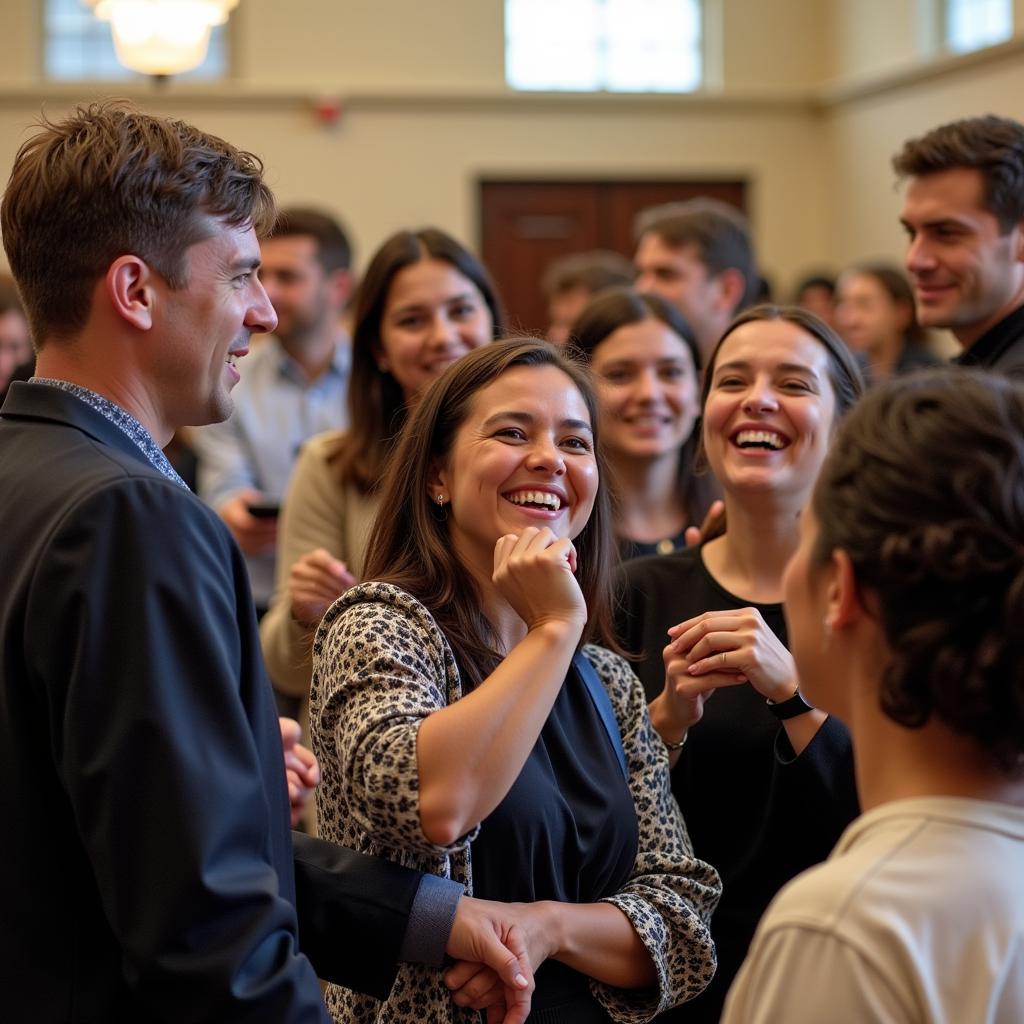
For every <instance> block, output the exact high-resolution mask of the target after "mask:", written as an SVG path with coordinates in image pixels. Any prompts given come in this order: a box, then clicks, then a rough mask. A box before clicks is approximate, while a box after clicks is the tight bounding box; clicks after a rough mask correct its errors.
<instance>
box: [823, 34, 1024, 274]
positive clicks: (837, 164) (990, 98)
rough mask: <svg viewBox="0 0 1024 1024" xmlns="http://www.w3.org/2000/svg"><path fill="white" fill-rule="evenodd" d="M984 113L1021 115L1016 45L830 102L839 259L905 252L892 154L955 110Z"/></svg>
mask: <svg viewBox="0 0 1024 1024" xmlns="http://www.w3.org/2000/svg"><path fill="white" fill-rule="evenodd" d="M988 113H993V114H1000V115H1003V116H1006V117H1014V118H1016V119H1017V120H1021V121H1024V62H1022V60H1021V53H1020V51H1019V50H1017V51H1014V52H1011V53H1008V54H1007V55H1006V57H1005V59H1003V60H1000V61H997V62H993V63H989V64H985V65H984V66H982V67H965V68H962V69H959V70H952V71H950V72H948V73H947V74H946V75H945V76H944V77H943V78H941V79H939V80H930V81H927V82H917V83H910V84H907V85H903V86H899V87H894V88H892V89H889V90H887V91H886V92H885V93H883V94H881V95H874V96H868V97H864V98H862V99H855V100H850V101H848V102H845V103H843V104H841V105H839V106H838V107H836V108H834V109H833V110H832V111H831V113H830V116H829V118H828V127H827V149H828V150H829V152H830V154H831V159H832V161H833V163H832V167H833V177H834V188H833V189H832V190H831V191H832V194H833V195H834V196H835V197H837V199H836V200H835V201H834V202H832V203H830V205H832V207H833V209H832V213H831V220H832V223H833V225H834V233H835V234H834V237H835V243H836V251H837V254H838V255H839V256H840V258H841V259H859V258H863V257H871V256H898V255H900V254H901V253H902V249H903V237H902V230H901V229H900V227H899V224H898V217H899V208H900V193H899V190H897V189H896V188H895V187H894V183H895V179H894V176H893V174H892V171H891V169H890V166H891V165H890V160H891V158H892V155H893V154H894V153H895V152H896V151H897V150H898V149H899V148H900V145H901V144H902V142H903V140H904V139H906V138H909V137H911V136H916V135H921V134H923V133H924V132H925V131H927V130H928V129H929V128H932V127H935V126H936V125H938V124H942V123H944V122H946V121H951V120H954V119H955V118H958V117H971V116H975V115H978V114H988ZM865 183H870V186H871V187H870V188H868V187H865ZM838 197H841V198H838Z"/></svg>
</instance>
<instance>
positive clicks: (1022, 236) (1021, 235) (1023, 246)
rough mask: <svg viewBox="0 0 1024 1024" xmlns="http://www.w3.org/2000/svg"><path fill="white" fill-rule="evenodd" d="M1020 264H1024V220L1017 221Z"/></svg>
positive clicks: (1018, 260) (1017, 253)
mask: <svg viewBox="0 0 1024 1024" xmlns="http://www.w3.org/2000/svg"><path fill="white" fill-rule="evenodd" d="M1015 255H1016V257H1017V262H1018V263H1024V220H1020V221H1017V252H1016V253H1015Z"/></svg>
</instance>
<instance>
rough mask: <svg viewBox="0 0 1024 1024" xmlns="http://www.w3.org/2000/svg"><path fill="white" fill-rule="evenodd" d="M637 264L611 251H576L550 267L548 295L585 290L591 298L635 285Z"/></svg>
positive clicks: (546, 280) (546, 284)
mask: <svg viewBox="0 0 1024 1024" xmlns="http://www.w3.org/2000/svg"><path fill="white" fill-rule="evenodd" d="M634 276H635V273H634V271H633V264H632V263H630V262H629V260H627V259H626V257H625V256H622V255H621V254H619V253H617V252H612V251H611V250H609V249H593V250H591V251H590V252H574V253H570V254H569V255H568V256H562V257H561V258H560V259H557V260H553V261H552V262H551V263H550V264H548V267H547V269H546V270H545V271H544V277H543V279H542V280H541V288H542V289H543V291H544V294H545V295H546V296H547V297H548V298H549V299H553V298H555V297H557V296H559V295H564V294H565V293H566V292H571V291H574V290H575V289H576V288H583V289H584V290H586V291H587V292H588V293H589V294H591V295H596V294H597V293H598V292H603V291H605V289H607V288H615V287H618V286H620V285H628V284H632V283H633V278H634Z"/></svg>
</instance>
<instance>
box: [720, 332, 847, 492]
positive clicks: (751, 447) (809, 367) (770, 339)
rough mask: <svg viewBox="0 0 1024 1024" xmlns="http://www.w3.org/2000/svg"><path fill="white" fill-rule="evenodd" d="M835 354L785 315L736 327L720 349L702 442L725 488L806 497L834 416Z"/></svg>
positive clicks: (828, 437) (826, 444)
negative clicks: (831, 362) (831, 355)
mask: <svg viewBox="0 0 1024 1024" xmlns="http://www.w3.org/2000/svg"><path fill="white" fill-rule="evenodd" d="M828 371H829V357H828V352H827V351H826V349H825V347H824V345H822V344H821V342H819V341H818V340H817V339H816V338H815V337H814V336H813V335H811V334H808V333H807V332H806V331H804V330H803V329H801V328H800V327H798V326H797V325H796V324H793V323H790V322H788V321H786V320H754V321H751V322H748V323H745V324H742V325H741V326H739V327H737V328H736V329H735V330H734V331H733V332H732V333H731V334H730V335H729V336H728V337H727V338H726V339H725V341H724V342H723V343H722V345H721V346H720V347H719V349H718V354H717V358H716V360H715V365H714V366H713V367H712V369H711V373H712V377H711V382H710V389H709V391H708V397H707V401H706V403H705V406H704V448H705V451H706V452H707V458H708V462H709V463H710V465H711V468H712V470H713V471H714V474H715V476H716V477H717V479H718V481H719V482H720V483H721V484H722V487H723V488H724V489H725V491H726V493H727V494H735V495H741V494H743V493H744V492H750V491H752V490H753V491H765V490H767V491H771V492H773V493H776V494H779V495H787V496H790V497H791V498H793V499H794V500H795V501H796V502H797V503H798V504H800V505H802V504H803V503H804V501H805V500H806V497H807V495H808V493H809V492H810V489H811V487H812V486H813V484H814V480H815V477H816V476H817V473H818V469H819V467H820V466H821V463H822V460H823V459H824V457H825V453H826V452H827V450H828V443H829V439H830V435H831V432H832V425H833V423H834V420H835V409H836V399H835V394H834V392H833V390H832V384H831V382H830V380H829V373H828Z"/></svg>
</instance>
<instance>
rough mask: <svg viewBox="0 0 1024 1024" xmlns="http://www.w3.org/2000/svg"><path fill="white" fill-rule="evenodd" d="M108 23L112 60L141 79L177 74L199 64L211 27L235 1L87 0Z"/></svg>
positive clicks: (208, 43) (219, 22)
mask: <svg viewBox="0 0 1024 1024" xmlns="http://www.w3.org/2000/svg"><path fill="white" fill-rule="evenodd" d="M87 2H88V3H89V4H90V5H91V6H92V8H93V12H94V13H95V15H96V17H97V18H100V19H102V20H103V21H109V22H110V26H111V30H112V32H113V36H114V49H115V51H116V53H117V59H118V60H119V61H120V62H121V63H122V64H123V65H124V66H125V67H127V68H131V69H132V70H133V71H141V72H142V73H143V74H146V75H177V74H180V73H181V72H183V71H191V70H192V69H193V68H196V67H198V66H199V65H200V64H202V62H203V60H204V59H205V57H206V51H207V49H208V47H209V45H210V29H211V28H212V27H213V26H214V25H222V24H223V23H224V22H225V21H227V20H228V14H229V13H230V12H231V11H232V9H233V8H234V7H236V6H237V5H238V0H87Z"/></svg>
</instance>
